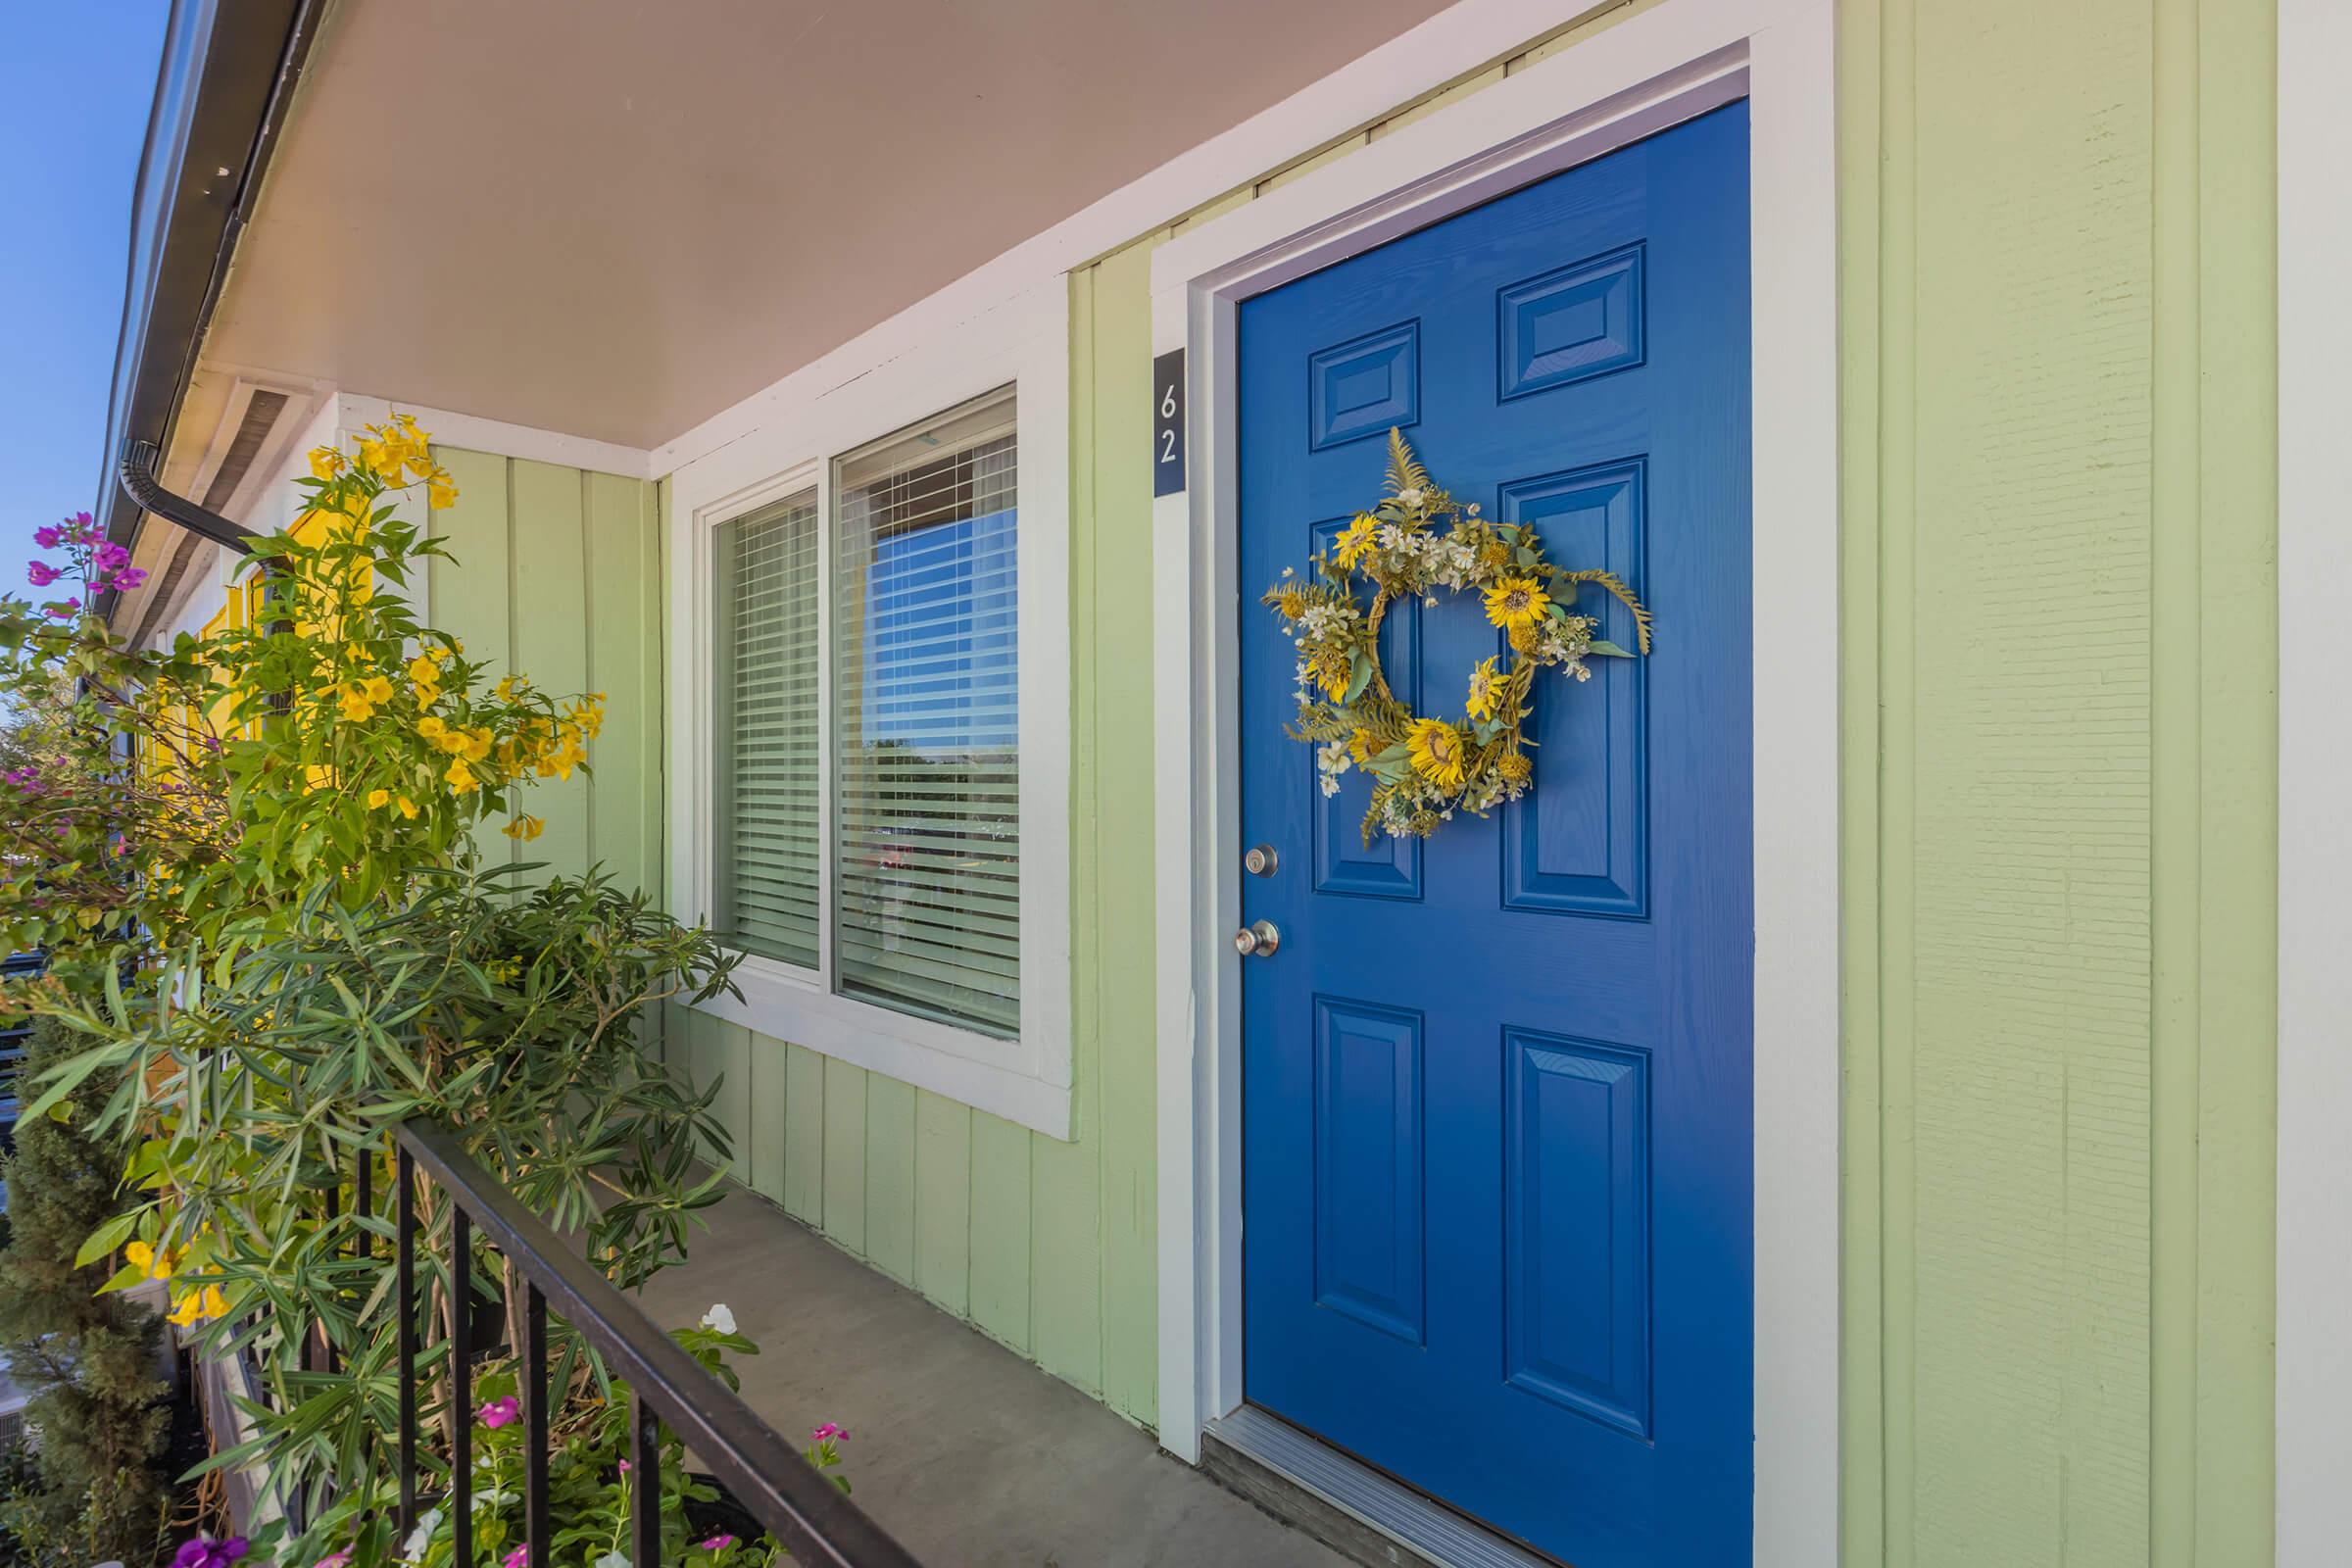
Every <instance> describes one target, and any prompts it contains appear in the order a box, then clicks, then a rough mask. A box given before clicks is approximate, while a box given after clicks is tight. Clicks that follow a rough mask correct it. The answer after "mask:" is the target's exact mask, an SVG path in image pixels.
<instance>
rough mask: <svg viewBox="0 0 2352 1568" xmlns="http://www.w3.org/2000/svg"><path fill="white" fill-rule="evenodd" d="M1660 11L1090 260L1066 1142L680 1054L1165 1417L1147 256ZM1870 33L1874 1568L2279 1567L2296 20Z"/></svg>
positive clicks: (878, 1259) (1867, 927)
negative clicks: (2288, 297)
mask: <svg viewBox="0 0 2352 1568" xmlns="http://www.w3.org/2000/svg"><path fill="white" fill-rule="evenodd" d="M1649 3H1654V0H1641V3H1637V4H1635V5H1632V6H1619V7H1614V8H1604V9H1603V11H1602V12H1601V13H1598V14H1596V15H1595V16H1594V17H1593V19H1592V20H1591V21H1589V22H1588V23H1587V24H1585V25H1580V26H1579V27H1577V28H1574V29H1571V30H1570V31H1569V32H1567V33H1564V34H1562V35H1560V36H1557V37H1554V38H1551V39H1547V40H1545V41H1544V42H1543V43H1542V44H1540V45H1538V46H1536V47H1535V48H1532V49H1531V50H1529V51H1527V52H1526V53H1525V54H1523V55H1520V56H1518V57H1515V58H1514V59H1512V60H1509V61H1504V62H1498V63H1496V64H1495V65H1494V66H1492V67H1490V68H1489V69H1488V70H1487V71H1485V72H1482V73H1477V74H1475V75H1473V76H1471V77H1469V78H1465V79H1464V80H1463V81H1461V82H1458V83H1455V84H1453V85H1451V86H1449V87H1448V88H1447V89H1446V91H1445V92H1444V93H1441V94H1439V95H1437V97H1436V98H1434V99H1432V100H1429V101H1426V102H1424V103H1423V104H1420V105H1415V106H1411V107H1409V108H1407V109H1404V110H1402V111H1401V112H1399V113H1398V114H1397V115H1396V116H1394V117H1392V118H1390V119H1389V120H1387V121H1385V122H1383V123H1378V124H1374V125H1370V126H1366V127H1364V128H1363V129H1361V130H1360V131H1358V132H1357V133H1355V134H1353V135H1350V136H1348V137H1346V138H1343V139H1342V140H1340V141H1338V142H1335V143H1334V144H1332V145H1331V146H1330V147H1328V148H1325V149H1322V150H1320V151H1318V152H1317V153H1316V154H1315V155H1314V156H1312V157H1311V158H1308V159H1305V160H1302V161H1300V162H1299V164H1297V165H1294V166H1292V167H1291V168H1289V169H1286V170H1283V171H1278V172H1274V173H1271V174H1269V175H1268V176H1267V177H1266V178H1265V179H1263V180H1260V181H1258V182H1257V183H1256V184H1255V185H1254V186H1252V187H1249V188H1245V189H1242V190H1238V191H1235V192H1233V193H1231V194H1230V195H1228V196H1227V197H1225V198H1224V199H1222V200H1220V201H1219V202H1216V203H1213V204H1211V205H1210V206H1209V207H1207V208H1204V209H1202V210H1201V213H1197V214H1193V215H1188V216H1187V217H1185V218H1183V219H1181V220H1179V221H1175V222H1174V223H1172V224H1171V226H1170V227H1169V228H1166V229H1162V230H1159V231H1157V232H1154V233H1152V234H1149V235H1145V236H1143V237H1141V238H1140V239H1138V240H1137V241H1136V242H1135V243H1134V244H1132V245H1130V246H1128V247H1127V248H1125V249H1122V250H1120V251H1118V252H1116V253H1114V254H1111V255H1109V256H1106V257H1104V258H1103V259H1102V260H1101V261H1099V262H1097V263H1096V264H1094V265H1093V266H1091V267H1088V268H1086V269H1084V270H1080V271H1079V272H1078V273H1077V274H1075V275H1074V276H1073V278H1072V283H1071V312H1072V317H1071V325H1072V355H1073V366H1072V373H1073V376H1074V382H1073V394H1074V396H1073V418H1074V421H1075V429H1074V432H1073V434H1074V451H1075V454H1076V456H1075V463H1074V471H1073V474H1072V480H1073V485H1072V515H1071V528H1072V539H1071V547H1072V554H1071V561H1072V584H1071V604H1070V615H1071V623H1072V628H1073V632H1072V635H1073V638H1074V642H1075V649H1074V661H1073V662H1074V668H1075V671H1076V676H1075V687H1074V690H1073V694H1072V703H1073V712H1072V725H1073V736H1074V746H1073V780H1072V783H1073V788H1072V794H1071V802H1072V828H1071V832H1072V851H1073V856H1072V878H1073V909H1074V911H1075V922H1076V929H1075V933H1074V936H1075V947H1076V960H1077V961H1076V965H1075V974H1076V996H1075V1004H1076V1010H1075V1017H1076V1028H1077V1035H1076V1040H1077V1046H1076V1111H1075V1125H1076V1132H1077V1137H1076V1141H1075V1142H1073V1143H1069V1144H1062V1143H1058V1142H1055V1141H1054V1140H1050V1139H1046V1138H1042V1137H1037V1136H1034V1135H1031V1134H1028V1133H1024V1132H1021V1131H1019V1130H1018V1129H1015V1128H1012V1127H1010V1126H1008V1125H1007V1124H1005V1123H1004V1122H1002V1121H999V1120H997V1119H996V1118H994V1117H990V1116H987V1115H983V1114H978V1113H975V1112H972V1111H970V1110H968V1109H965V1108H963V1107H960V1106H957V1105H955V1104H952V1103H947V1102H945V1101H941V1100H938V1099H937V1098H935V1097H933V1096H930V1095H927V1094H922V1093H918V1092H916V1091H914V1090H911V1089H909V1088H907V1086H905V1085H902V1084H898V1083H894V1082H892V1081H890V1080H888V1079H885V1078H882V1077H880V1076H878V1075H872V1074H868V1073H865V1072H862V1071H860V1070H859V1069H857V1068H855V1067H850V1066H846V1065H844V1064H842V1063H840V1062H835V1061H828V1060H826V1059H824V1058H822V1057H819V1056H816V1055H814V1054H810V1053H809V1052H806V1051H803V1050H801V1049H799V1048H797V1047H788V1046H784V1045H781V1044H779V1043H777V1042H774V1041H769V1040H766V1039H764V1038H762V1037H759V1036H755V1035H751V1034H749V1033H747V1032H745V1031H742V1030H740V1029H735V1028H733V1027H731V1026H729V1025H725V1024H721V1023H718V1022H715V1021H712V1020H708V1019H697V1020H696V1021H695V1022H694V1024H693V1025H692V1027H691V1030H690V1031H689V1032H688V1033H687V1035H686V1036H685V1039H686V1046H685V1049H686V1050H687V1051H688V1052H689V1053H690V1054H691V1059H692V1061H693V1062H694V1064H695V1065H696V1066H697V1067H698V1068H699V1069H701V1070H703V1071H706V1072H709V1071H718V1070H723V1071H724V1072H725V1074H726V1082H727V1086H728V1087H727V1094H726V1102H725V1103H726V1105H727V1110H728V1115H729V1118H730V1121H731V1123H732V1125H733V1126H734V1127H735V1130H736V1135H737V1138H738V1140H739V1145H740V1158H741V1164H742V1168H743V1169H744V1170H745V1171H746V1172H747V1173H748V1177H749V1179H750V1180H751V1181H752V1183H753V1185H755V1186H757V1187H758V1188H759V1189H760V1191H762V1192H765V1193H767V1194H768V1195H769V1196H770V1197H772V1198H774V1199H776V1201H779V1202H781V1203H783V1204H784V1205H785V1206H786V1207H787V1208H788V1209H790V1210H791V1211H792V1212H794V1213H795V1214H798V1215H800V1216H801V1217H803V1218H804V1219H807V1220H808V1221H809V1222H810V1223H811V1224H814V1225H817V1226H819V1227H821V1228H822V1229H823V1230H824V1231H825V1232H826V1233H827V1234H828V1235H829V1236H831V1237H832V1238H833V1239H834V1240H835V1241H836V1242H838V1243H840V1244H841V1245H842V1246H844V1247H845V1248H847V1249H849V1250H852V1251H854V1252H857V1253H858V1254H860V1255H862V1256H865V1257H867V1258H869V1259H870V1260H872V1261H873V1262H874V1263H875V1264H876V1266H878V1267H881V1268H882V1269H884V1270H885V1271H887V1272H889V1273H891V1274H893V1275H894V1276H896V1277H898V1278H900V1279H902V1280H905V1281H907V1282H908V1283H910V1284H912V1285H913V1286H915V1287H916V1288H917V1289H919V1290H921V1291H923V1292H924V1293H925V1294H927V1295H928V1296H930V1297H931V1298H932V1299H935V1300H937V1301H938V1302H940V1303H941V1304H942V1305H943V1306H945V1307H946V1308H948V1309H949V1310H951V1311H954V1312H956V1313H958V1314H960V1315H963V1316H965V1317H968V1318H969V1319H970V1320H971V1321H972V1322H974V1323H976V1324H977V1325H978V1326H980V1327H981V1328H983V1329H984V1330H986V1331H987V1332H989V1333H991V1334H993V1335H995V1336H996V1337H998V1338H999V1339H1001V1340H1003V1341H1005V1343H1006V1344H1008V1345H1011V1346H1013V1347H1015V1348H1019V1349H1021V1350H1023V1351H1025V1352H1026V1353H1028V1354H1030V1355H1032V1356H1033V1357H1035V1358H1036V1359H1037V1360H1038V1361H1039V1362H1041V1363H1042V1364H1044V1365H1045V1366H1047V1367H1048V1368H1050V1369H1051V1370H1053V1371H1054V1372H1056V1373H1058V1374H1059V1375H1061V1376H1063V1377H1065V1378H1067V1379H1068V1380H1070V1381H1071V1382H1073V1383H1075V1384H1077V1385H1078V1386H1079V1387H1081V1388H1083V1389H1085V1390H1087V1391H1088V1392H1090V1393H1094V1394H1098V1395H1100V1396H1101V1397H1103V1398H1104V1399H1105V1400H1106V1401H1107V1402H1108V1403H1109V1404H1111V1405H1112V1406H1113V1407H1114V1408H1116V1409H1119V1410H1121V1411H1123V1412H1125V1413H1127V1414H1128V1415H1130V1416H1132V1417H1134V1418H1135V1419H1137V1420H1139V1421H1142V1422H1145V1423H1150V1422H1151V1421H1152V1419H1153V1415H1154V1409H1155V1399H1154V1391H1153V1388H1152V1362H1153V1344H1154V1337H1155V1333H1156V1326H1155V1323H1154V1315H1153V1299H1154V1296H1153V1283H1152V1255H1153V1245H1154V1244H1153V1236H1152V1212H1153V1192H1152V1186H1153V1173H1152V1163H1151V1158H1152V1069H1151V1059H1150V1057H1151V1032H1150V1031H1151V1017H1150V1010H1149V1008H1150V982H1151V966H1150V961H1149V950H1150V944H1151V940H1152V931H1151V925H1150V919H1149V912H1148V911H1149V909H1150V907H1151V904H1150V892H1151V879H1152V866H1151V862H1150V858H1149V845H1150V843H1151V840H1152V759H1151V749H1152V737H1151V733H1150V728H1149V718H1148V706H1147V702H1146V699H1147V698H1148V692H1147V689H1146V682H1147V681H1148V679H1149V667H1148V661H1146V660H1145V659H1144V658H1143V657H1142V656H1141V654H1140V653H1139V652H1138V650H1140V649H1143V648H1146V647H1148V645H1149V625H1148V617H1149V614H1150V604H1149V602H1148V598H1147V597H1146V596H1143V595H1141V594H1139V593H1138V592H1137V590H1136V588H1135V586H1134V585H1135V584H1137V583H1139V582H1142V581H1144V580H1146V573H1147V570H1148V565H1149V563H1148V561H1147V560H1146V556H1145V551H1146V547H1147V541H1148V537H1149V508H1150V505H1151V503H1150V486H1149V484H1148V482H1147V478H1146V476H1147V474H1148V472H1149V440H1148V430H1147V427H1146V416H1145V412H1144V411H1145V408H1146V403H1147V397H1148V393H1147V378H1148V374H1149V362H1150V336H1149V316H1148V309H1147V301H1146V295H1145V289H1146V283H1147V279H1148V270H1149V257H1150V253H1151V251H1152V248H1153V247H1155V246H1156V245H1157V244H1158V243H1160V242H1161V241H1162V240H1163V239H1164V238H1166V237H1167V236H1168V235H1169V234H1172V233H1174V232H1177V231H1180V230H1181V229H1182V228H1183V227H1184V226H1185V224H1186V223H1187V222H1190V221H1199V219H1200V218H1201V217H1204V216H1209V215H1212V214H1214V213H1217V212H1222V211H1225V210H1227V209H1229V208H1231V207H1233V206H1237V205H1240V204H1241V203H1244V202H1247V201H1249V200H1250V199H1252V197H1253V196H1254V195H1255V194H1257V193H1258V192H1260V191H1262V190H1264V189H1266V188H1269V187H1270V186H1271V185H1273V184H1276V183H1279V182H1281V181H1282V180H1284V179H1287V178H1290V177H1294V176H1295V175H1296V174H1297V173H1298V172H1301V171H1303V170H1304V169H1306V168H1311V167H1315V166H1317V165H1320V164H1321V163H1324V162H1327V161H1329V160H1331V159H1335V158H1341V157H1345V156H1347V154H1348V152H1349V151H1350V150H1352V149H1353V148H1355V147H1358V146H1361V145H1363V144H1365V143H1366V142H1368V141H1369V140H1371V139H1374V138H1377V137H1379V136H1381V135H1384V134H1386V133H1388V132H1389V131H1390V130H1393V129H1394V128H1396V127H1397V125H1399V124H1401V123H1407V122H1409V121H1410V120H1412V119H1414V118H1418V117H1419V116H1420V115H1421V114H1425V113H1427V112H1428V111H1429V109H1430V108H1431V107H1434V105H1435V103H1436V102H1438V101H1441V100H1444V99H1448V98H1452V97H1456V96H1459V95H1461V94H1463V93H1468V92H1474V91H1477V90H1479V89H1480V88H1482V87H1484V86H1486V85H1489V84H1491V83H1492V82H1494V81H1495V80H1499V79H1501V78H1502V77H1503V76H1505V75H1508V74H1510V73H1514V72H1516V71H1518V70H1521V69H1524V68H1525V66H1526V65H1528V64H1530V63H1532V62H1533V61H1534V60H1536V59H1539V58H1541V57H1543V56H1544V55H1548V54H1551V53H1554V52H1556V51H1558V50H1560V49H1562V48H1572V47H1574V46H1575V44H1576V43H1577V42H1578V41H1579V40H1580V39H1581V38H1582V37H1583V36H1584V35H1586V34H1587V33H1589V32H1591V31H1593V30H1597V29H1598V28H1600V27H1604V26H1607V25H1614V24H1615V23H1616V22H1618V21H1621V20H1623V19H1624V18H1625V17H1626V16H1628V15H1631V14H1633V13H1634V12H1636V11H1639V10H1642V9H1646V6H1647V4H1649ZM2273 27H2274V12H2273V7H2272V5H2271V4H2270V3H2269V0H2133V3H2131V4H2125V3H2123V0H2079V3H2077V4H2074V5H2067V6H2050V5H2048V4H2046V3H2039V0H1971V3H1969V4H1966V5H1962V4H1955V3H1944V0H1839V4H1838V109H1839V116H1840V179H1839V190H1840V220H1839V221H1840V263H1841V279H1840V297H1841V316H1842V342H1841V357H1842V387H1841V392H1840V398H1841V410H1840V419H1841V438H1842V459H1841V461H1842V466H1843V473H1842V481H1843V482H1842V534H1843V563H1842V577H1841V582H1840V604H1841V616H1842V635H1843V645H1844V650H1845V653H1844V664H1843V668H1842V671H1841V681H1842V692H1843V712H1844V719H1843V749H1842V756H1841V758H1840V759H1839V761H1838V766H1839V768H1840V770H1841V784H1842V791H1843V801H1844V817H1845V832H1844V851H1843V863H1842V867H1841V875H1842V880H1843V892H1844V907H1845V917H1844V929H1843V931H1842V932H1841V933H1840V941H1841V945H1842V954H1843V974H1844V1013H1845V1018H1846V1037H1845V1041H1844V1054H1845V1082H1846V1086H1847V1090H1846V1102H1845V1106H1844V1137H1845V1158H1844V1165H1845V1181H1844V1210H1843V1213H1842V1215H1841V1226H1842V1232H1843V1238H1844V1240H1843V1256H1844V1269H1845V1281H1844V1292H1843V1300H1842V1307H1841V1311H1842V1320H1841V1337H1842V1343H1843V1347H1844V1366H1843V1375H1842V1394H1843V1398H1844V1419H1843V1423H1842V1425H1843V1451H1842V1456H1841V1457H1842V1471H1843V1477H1844V1488H1843V1508H1844V1520H1843V1536H1844V1541H1845V1562H1846V1564H1847V1568H1878V1565H1881V1564H1884V1565H1886V1568H1945V1565H1949V1568H1962V1565H1966V1568H1987V1565H1996V1564H1997V1565H1999V1568H2040V1565H2045V1564H2046V1565H2051V1568H2057V1565H2062V1564H2063V1565H2087V1564H2126V1563H2130V1564H2153V1565H2160V1568H2161V1565H2175V1568H2179V1565H2188V1564H2200V1565H2204V1568H2254V1565H2259V1564H2264V1563H2267V1562H2269V1561H2270V1560H2271V1555H2272V1553H2271V1544H2270V1517H2271V1500H2270V1499H2271V1475H2272V1462H2271V1459H2272V1456H2271V1443H2272V1438H2271V1387H2272V1376H2273V1372H2272V1362H2271V1326H2272V1322H2273V1318H2274V1313H2273V1308H2272V1300H2271V1290H2272V1285H2271V1282H2272V1279H2273V1264H2272V1245H2273V1243H2272V1238H2273V1208H2274V1201H2273V1193H2272V1170H2273V1163H2274V1118H2273V1112H2272V1104H2273V1085H2274V1039H2273V1023H2272V998H2273V995H2274V969H2275V946H2276V944H2275V931H2274V926H2273V909H2274V875H2273V867H2274V866H2275V864H2276V859H2275V855H2274V853H2273V851H2274V842H2275V839H2276V832H2277V822H2276V812H2275V809H2274V801H2275V785H2276V756H2277V751H2276V704H2275V687H2276V682H2275V670H2276V638H2275V614H2274V607H2275V603H2276V591H2275V581H2274V575H2273V561H2274V557H2275V540H2276V504H2275V495H2274V474H2275V467H2274V448H2275V432H2276V409H2275V392H2274V363H2275V352H2276V328H2275V310H2276V294H2275V288H2274V284H2273V251H2274V245H2273V238H2272V236H2273V235H2274V233H2275V222H2274V217H2273V212H2272V206H2271V192H2272V190H2273V188H2274V184H2273V125H2274V117H2275V104H2274V88H2273V81H2272V69H2273V68H2272V61H2273V59H2274V53H2273V42H2274V32H2273ZM1105 628H1110V629H1111V630H1113V631H1115V638H1114V637H1112V636H1109V635H1106V632H1105ZM1106 887H1109V888H1115V889H1117V890H1118V898H1117V900H1116V904H1115V907H1106V905H1105V901H1104V899H1103V889H1104V888H1106Z"/></svg>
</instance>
